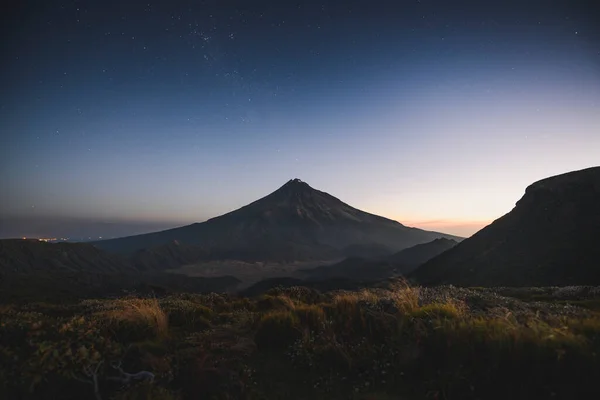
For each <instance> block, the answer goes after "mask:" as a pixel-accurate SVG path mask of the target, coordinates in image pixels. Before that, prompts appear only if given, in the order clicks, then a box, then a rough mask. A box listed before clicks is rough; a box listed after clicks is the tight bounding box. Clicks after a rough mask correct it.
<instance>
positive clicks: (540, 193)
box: [411, 167, 600, 286]
mask: <svg viewBox="0 0 600 400" xmlns="http://www.w3.org/2000/svg"><path fill="white" fill-rule="evenodd" d="M411 277H412V278H414V279H416V280H417V281H418V282H419V283H423V284H429V285H436V284H446V283H451V284H455V285H464V286H547V285H557V286H565V285H600V167H594V168H588V169H584V170H581V171H574V172H569V173H566V174H562V175H558V176H554V177H550V178H546V179H543V180H541V181H538V182H536V183H534V184H532V185H530V186H529V187H528V188H527V189H526V191H525V195H524V196H523V197H522V198H521V199H520V200H519V201H518V202H517V204H516V206H515V208H514V209H513V210H512V211H511V212H509V213H508V214H506V215H504V216H503V217H501V218H499V219H497V220H496V221H494V222H493V223H492V224H491V225H489V226H487V227H485V228H484V229H482V230H481V231H479V232H477V233H476V234H475V235H473V236H472V237H470V238H469V239H465V240H464V241H462V242H461V243H460V244H458V245H457V246H456V247H454V248H452V249H450V250H448V251H446V252H445V253H442V254H441V255H439V256H438V257H435V258H434V259H432V260H430V261H428V262H427V263H425V264H424V265H422V266H421V267H419V268H418V269H417V270H416V271H414V273H413V274H412V275H411Z"/></svg>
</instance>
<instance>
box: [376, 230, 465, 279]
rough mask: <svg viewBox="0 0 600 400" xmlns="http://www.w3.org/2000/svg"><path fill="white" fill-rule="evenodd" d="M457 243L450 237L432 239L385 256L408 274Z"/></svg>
mask: <svg viewBox="0 0 600 400" xmlns="http://www.w3.org/2000/svg"><path fill="white" fill-rule="evenodd" d="M457 244H458V242H457V241H456V240H452V239H446V238H439V239H434V240H432V241H431V242H427V243H423V244H418V245H416V246H413V247H409V248H408V249H404V250H401V251H399V252H398V253H396V254H393V255H391V256H389V257H387V261H389V262H390V263H392V264H396V265H401V266H402V268H401V271H402V273H404V274H408V273H410V272H412V271H413V270H414V269H415V268H417V267H418V266H420V265H422V264H424V263H425V262H427V261H429V260H431V259H432V258H434V257H436V256H438V255H440V254H442V253H443V252H445V251H446V250H450V249H451V248H453V247H454V246H456V245H457Z"/></svg>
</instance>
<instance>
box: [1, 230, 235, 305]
mask: <svg viewBox="0 0 600 400" xmlns="http://www.w3.org/2000/svg"><path fill="white" fill-rule="evenodd" d="M164 251H165V250H164V249H161V251H160V252H159V253H160V254H163V253H162V252H164ZM183 254H184V256H189V255H188V254H186V253H185V252H183ZM166 267H168V266H166ZM164 268H165V266H164V265H163V264H162V261H161V259H160V257H157V256H154V255H152V254H151V255H150V256H149V257H140V258H139V259H138V260H137V264H134V263H133V262H131V261H130V260H128V259H125V258H122V257H120V256H116V255H112V254H109V253H106V252H104V251H102V250H100V249H98V248H96V247H94V246H92V245H90V244H87V243H46V242H41V241H38V240H23V239H6V240H0V302H2V301H6V300H7V299H8V300H11V301H27V300H32V301H33V300H36V301H37V300H42V299H54V300H56V299H61V300H66V299H76V298H82V297H102V296H105V295H114V294H122V293H123V291H124V290H127V291H135V292H137V293H140V294H141V293H148V292H154V293H158V292H178V291H190V292H213V291H214V292H220V291H228V290H231V289H233V288H235V287H236V286H237V285H238V283H239V282H240V281H239V280H238V279H236V278H234V277H232V276H222V277H214V278H199V277H187V276H184V275H177V274H170V273H165V272H162V271H161V270H162V269H164Z"/></svg>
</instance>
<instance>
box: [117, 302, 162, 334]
mask: <svg viewBox="0 0 600 400" xmlns="http://www.w3.org/2000/svg"><path fill="white" fill-rule="evenodd" d="M105 317H106V318H108V320H109V324H110V325H112V326H113V327H114V328H115V329H116V330H117V331H118V332H120V333H121V334H123V335H124V336H125V337H128V338H133V339H138V340H143V339H147V338H158V339H163V338H166V337H167V336H168V334H169V319H168V316H167V313H165V311H164V310H163V309H162V307H161V306H160V304H159V302H158V300H157V299H137V298H127V299H121V300H118V301H117V302H116V303H115V308H114V309H113V310H110V311H107V312H106V313H105Z"/></svg>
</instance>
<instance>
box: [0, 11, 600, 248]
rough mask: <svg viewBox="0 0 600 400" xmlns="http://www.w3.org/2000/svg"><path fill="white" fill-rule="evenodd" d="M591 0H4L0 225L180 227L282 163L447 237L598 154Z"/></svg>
mask: <svg viewBox="0 0 600 400" xmlns="http://www.w3.org/2000/svg"><path fill="white" fill-rule="evenodd" d="M592 3H593V2H587V3H585V2H578V1H552V0H544V1H537V0H530V1H525V2H524V1H513V0H504V1H480V0H473V1H462V0H461V1H459V0H457V1H447V0H443V1H441V0H431V1H428V0H420V1H419V0H415V1H404V0H397V1H377V0H371V1H353V0H344V1H321V2H318V1H293V0H285V1H281V0H278V1H262V0H259V1H233V0H232V1H228V0H218V1H217V0H212V1H211V0H206V1H161V2H157V1H149V0H147V1H143V2H140V1H136V0H132V1H127V2H124V1H114V0H106V1H84V0H81V1H23V2H13V4H12V5H11V6H8V8H6V9H5V10H4V11H5V12H3V13H2V14H3V18H5V19H6V20H5V21H4V23H3V24H2V29H3V30H4V32H3V37H4V38H9V40H3V41H2V43H1V44H0V46H1V47H2V54H3V55H4V56H3V64H2V74H1V75H0V84H1V85H2V88H3V90H2V91H0V134H1V139H2V142H1V143H2V146H0V237H20V236H46V237H47V236H72V237H76V236H77V237H84V236H86V237H87V236H88V235H89V236H90V237H94V238H97V237H99V236H104V237H111V236H121V235H128V234H135V233H141V232H147V231H152V230H157V229H164V228H168V227H174V226H180V225H184V224H188V223H192V222H199V221H203V220H206V219H207V218H210V217H213V216H216V215H219V214H223V213H225V212H228V211H231V210H233V209H235V208H238V207H240V206H243V205H245V204H247V203H249V202H251V201H253V200H255V199H257V198H260V197H262V196H264V195H266V194H268V193H270V192H272V191H273V190H275V189H277V188H278V187H279V186H281V185H283V184H284V183H285V182H286V181H287V180H289V179H291V178H300V179H302V180H304V181H306V182H308V183H309V184H310V185H311V186H313V187H315V188H318V189H320V190H324V191H327V192H329V193H331V194H333V195H335V196H336V197H338V198H340V199H342V200H343V201H345V202H347V203H349V204H351V205H353V206H355V207H357V208H360V209H363V210H365V211H369V212H372V213H376V214H379V215H383V216H386V217H388V218H392V219H396V220H398V221H400V222H402V223H405V224H407V225H410V226H418V227H422V228H426V229H431V230H440V231H443V232H448V233H454V234H458V235H463V236H469V235H471V234H472V233H474V232H475V231H477V230H478V229H480V228H481V227H483V226H484V225H486V224H488V223H489V222H491V221H492V220H494V219H496V218H498V217H500V216H501V215H503V214H505V213H506V212H508V211H510V209H511V208H512V207H513V206H514V203H515V202H516V201H517V200H518V199H519V198H520V197H521V196H522V194H523V193H524V190H525V187H526V186H527V185H529V184H530V183H532V182H534V181H535V180H538V179H541V178H544V177H547V176H550V175H554V174H558V173H562V172H567V171H570V170H576V169H581V168H585V167H589V166H593V165H598V164H600V36H599V32H598V29H597V28H595V25H594V15H597V14H596V13H595V12H594V10H592V8H591V4H592Z"/></svg>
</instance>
